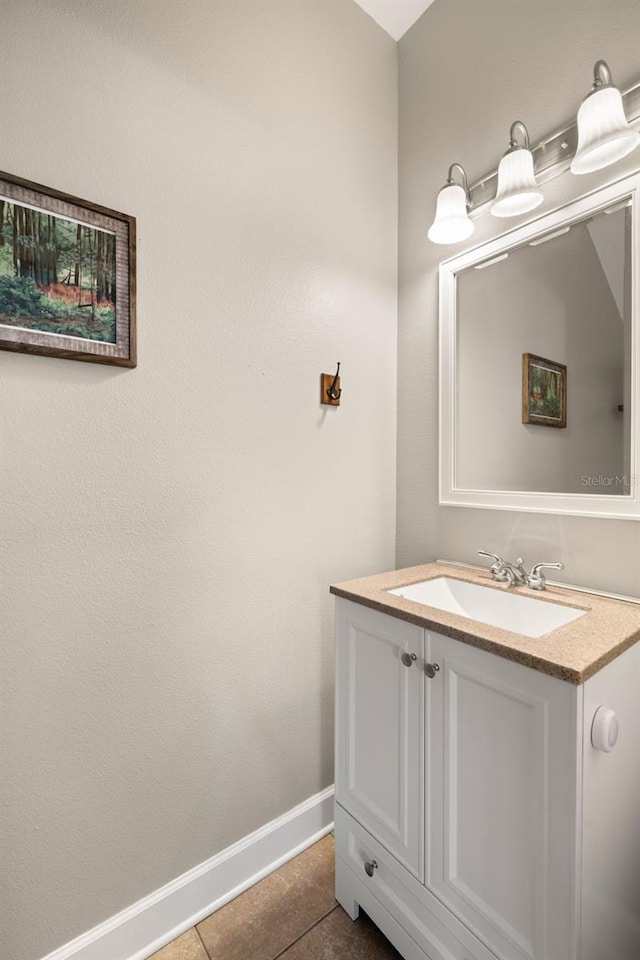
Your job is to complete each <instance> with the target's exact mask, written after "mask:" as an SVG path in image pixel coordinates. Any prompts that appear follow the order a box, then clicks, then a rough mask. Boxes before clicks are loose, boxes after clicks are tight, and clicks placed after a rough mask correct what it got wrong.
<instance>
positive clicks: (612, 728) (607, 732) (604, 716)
mask: <svg viewBox="0 0 640 960" xmlns="http://www.w3.org/2000/svg"><path fill="white" fill-rule="evenodd" d="M618 731H619V726H618V718H617V717H616V715H615V712H614V711H613V710H610V709H609V707H598V709H597V710H596V712H595V714H594V717H593V723H592V724H591V744H592V746H593V747H594V748H595V749H596V750H602V752H603V753H611V751H612V750H613V748H614V747H615V745H616V741H617V739H618Z"/></svg>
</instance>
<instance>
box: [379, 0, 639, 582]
mask: <svg viewBox="0 0 640 960" xmlns="http://www.w3.org/2000/svg"><path fill="white" fill-rule="evenodd" d="M638 36H640V4H638V3H637V2H635V0H616V2H615V3H601V2H600V0H582V2H579V3H577V2H558V0H474V2H473V3H468V2H465V0H436V2H435V3H434V4H433V6H432V7H430V8H429V10H428V11H427V12H426V14H425V15H424V16H423V17H422V18H421V19H420V20H419V21H418V22H417V23H416V25H415V26H414V27H413V28H412V29H411V30H410V31H409V32H408V33H407V34H406V35H405V36H404V37H403V38H402V39H401V40H400V42H399V96H400V114H399V116H400V132H399V144H400V146H399V151H400V152H399V183H400V187H399V216H400V233H399V307H398V324H399V334H398V487H397V502H398V507H397V510H398V533H397V538H398V539H397V565H398V566H406V565H409V564H413V563H418V562H421V561H425V560H431V559H433V558H435V557H445V558H450V559H457V560H461V561H466V562H475V560H476V559H477V558H476V556H475V554H476V550H478V549H479V548H485V549H487V550H492V551H494V552H499V553H504V554H506V555H507V556H509V557H511V558H514V557H515V556H520V555H523V556H524V557H525V560H527V561H528V562H533V561H536V560H562V561H564V563H565V565H566V570H565V572H564V574H563V577H564V579H565V580H566V581H567V582H573V583H576V584H582V585H585V586H591V587H594V588H596V589H598V588H599V589H603V590H611V591H616V592H619V593H625V594H630V595H635V596H640V523H637V522H631V521H622V520H599V519H591V518H580V517H573V518H569V517H560V516H544V515H542V514H526V513H517V512H508V511H492V510H476V509H465V508H455V507H440V506H439V505H438V484H437V476H438V473H437V471H438V350H437V347H438V282H437V268H438V263H439V261H440V260H441V259H443V258H445V257H448V256H451V255H452V254H453V253H454V252H456V251H460V250H462V249H463V246H462V245H457V246H455V247H448V248H442V247H437V246H436V245H434V244H431V243H429V242H428V240H427V238H426V232H427V229H428V227H429V224H430V223H431V220H432V219H433V213H434V209H435V200H436V195H437V192H438V190H439V188H440V187H441V186H442V185H443V183H444V181H445V178H446V175H447V168H448V166H449V164H450V163H452V162H453V161H458V162H460V163H462V164H463V165H464V166H465V168H466V170H467V173H468V175H469V179H470V182H473V181H474V180H475V179H478V178H479V177H481V176H483V175H484V174H486V173H488V172H490V171H491V170H494V169H495V168H496V166H497V164H498V160H499V158H500V156H501V155H502V153H503V152H504V150H505V149H506V147H507V143H508V134H509V126H510V124H511V123H512V122H513V121H514V120H517V119H520V120H523V121H524V122H525V123H526V124H527V126H528V128H529V133H530V135H531V140H532V142H533V143H535V142H537V141H538V140H539V139H541V138H542V137H544V136H545V135H547V134H549V133H551V132H553V131H554V130H555V129H557V128H559V127H561V126H563V125H564V124H565V123H566V122H568V121H569V120H570V119H571V118H573V117H575V113H576V111H577V108H578V106H579V104H580V102H581V99H582V97H583V96H584V95H585V93H586V92H587V90H588V89H589V87H590V83H591V76H592V68H593V64H594V63H595V61H596V60H597V59H599V58H604V59H606V60H607V61H608V63H609V65H610V67H611V69H612V71H613V76H614V81H615V82H616V83H618V85H619V86H620V87H622V88H624V87H625V86H628V85H629V84H630V83H631V82H632V81H633V80H635V79H636V78H637V76H638V67H639V64H638ZM637 166H638V157H637V151H636V156H633V157H631V158H629V159H628V160H626V161H621V162H620V163H619V164H618V165H617V167H616V168H615V170H613V171H611V170H610V171H608V172H607V171H604V172H602V173H596V174H590V175H588V176H583V177H575V176H573V175H572V174H570V173H566V174H564V175H563V176H561V177H559V178H558V179H557V180H555V181H553V182H552V183H550V184H547V185H546V186H545V204H544V206H542V207H540V208H538V210H536V211H535V216H538V215H539V214H540V213H542V212H544V211H545V210H550V209H553V208H554V207H556V206H558V205H560V204H562V203H566V202H568V201H570V200H572V199H574V198H576V197H577V196H579V195H581V194H582V193H585V192H588V191H590V190H593V189H595V188H596V187H598V186H599V185H601V184H603V183H604V182H608V181H609V180H611V179H617V178H618V177H619V176H622V175H623V174H624V173H625V172H628V171H630V170H631V169H636V168H637ZM521 222H524V218H514V219H513V221H512V223H511V224H510V225H517V224H518V223H521ZM504 229H505V227H504V226H503V225H501V224H499V223H498V222H497V221H496V220H495V219H494V218H493V217H491V216H485V217H483V218H482V219H481V220H480V221H478V223H477V228H476V233H475V235H474V237H473V238H472V240H471V241H470V243H473V245H475V244H477V243H480V242H482V241H483V240H485V239H489V238H490V237H492V236H496V235H497V234H498V233H499V232H502V231H503V230H504Z"/></svg>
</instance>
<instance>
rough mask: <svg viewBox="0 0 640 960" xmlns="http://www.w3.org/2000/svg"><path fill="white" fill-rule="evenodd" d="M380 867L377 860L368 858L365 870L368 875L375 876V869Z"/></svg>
mask: <svg viewBox="0 0 640 960" xmlns="http://www.w3.org/2000/svg"><path fill="white" fill-rule="evenodd" d="M377 869H378V863H377V861H376V860H367V862H366V863H365V865H364V872H365V873H366V875H367V876H368V877H372V876H373V871H374V870H377Z"/></svg>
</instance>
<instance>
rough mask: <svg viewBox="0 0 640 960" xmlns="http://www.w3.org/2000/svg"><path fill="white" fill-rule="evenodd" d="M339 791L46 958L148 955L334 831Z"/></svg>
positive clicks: (124, 959) (109, 959) (136, 958)
mask: <svg viewBox="0 0 640 960" xmlns="http://www.w3.org/2000/svg"><path fill="white" fill-rule="evenodd" d="M333 796H334V788H333V787H328V788H327V789H326V790H323V791H322V792H321V793H317V794H316V795H315V796H314V797H309V799H308V800H305V801H304V802H303V803H301V804H300V805H299V806H297V807H294V809H293V810H289V812H288V813H285V814H283V816H281V817H278V818H277V820H272V821H271V823H267V824H266V825H265V826H264V827H261V828H260V830H256V832H255V833H251V834H249V836H248V837H244V838H243V839H242V840H239V841H238V843H234V844H233V845H232V846H230V847H227V849H226V850H223V851H222V852H221V853H218V854H216V856H215V857H211V859H210V860H205V862H204V863H201V864H199V865H198V866H197V867H194V868H193V869H192V870H188V871H187V873H183V874H182V876H181V877H177V878H176V879H175V880H172V881H171V882H170V883H167V884H166V885H165V886H164V887H160V889H159V890H155V891H154V892H153V893H151V894H149V896H147V897H144V898H143V899H142V900H138V902H137V903H134V904H132V905H131V906H130V907H127V908H126V909H125V910H122V911H121V912H120V913H117V914H116V915H115V916H113V917H110V918H109V920H105V922H104V923H101V924H99V926H97V927H94V928H93V929H92V930H88V931H87V932H86V933H83V934H82V935H81V936H80V937H76V939H75V940H71V941H70V942H69V943H66V944H65V945H64V946H62V947H60V948H59V949H58V950H54V951H53V953H49V954H47V956H46V957H43V958H42V960H146V958H147V957H150V956H151V954H153V953H155V951H156V950H159V949H160V948H161V947H163V946H164V945H165V944H167V943H169V942H170V941H171V940H174V939H175V938H176V937H179V936H180V934H181V933H184V932H185V930H188V929H189V928H190V927H192V926H193V925H194V924H196V923H199V922H200V920H203V919H204V918H205V917H208V916H209V914H211V913H213V912H214V911H215V910H218V909H219V908H220V907H222V906H224V904H225V903H228V902H229V900H233V898H234V897H237V896H238V894H240V893H242V892H243V891H244V890H247V889H248V888H249V887H251V886H253V884H254V883H257V882H258V880H262V878H263V877H266V876H267V875H268V874H269V873H271V872H272V871H273V870H276V869H277V868H278V867H279V866H281V865H282V864H283V863H286V862H287V860H290V859H291V858H292V857H295V856H296V855H297V854H298V853H301V852H302V851H303V850H305V849H306V848H307V847H309V846H311V844H312V843H315V842H316V841H317V840H320V839H321V838H322V837H324V836H325V835H326V834H327V833H329V832H330V831H331V830H332V828H333Z"/></svg>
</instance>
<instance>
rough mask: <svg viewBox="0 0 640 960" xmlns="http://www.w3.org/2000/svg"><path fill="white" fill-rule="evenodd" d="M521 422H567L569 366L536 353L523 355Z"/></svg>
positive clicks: (544, 424)
mask: <svg viewBox="0 0 640 960" xmlns="http://www.w3.org/2000/svg"><path fill="white" fill-rule="evenodd" d="M522 422H523V423H530V424H537V425H538V426H541V427H566V425H567V368H566V366H565V365H564V364H563V363H555V362H554V361H553V360H547V359H545V357H538V356H536V355H535V354H533V353H523V354H522Z"/></svg>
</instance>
